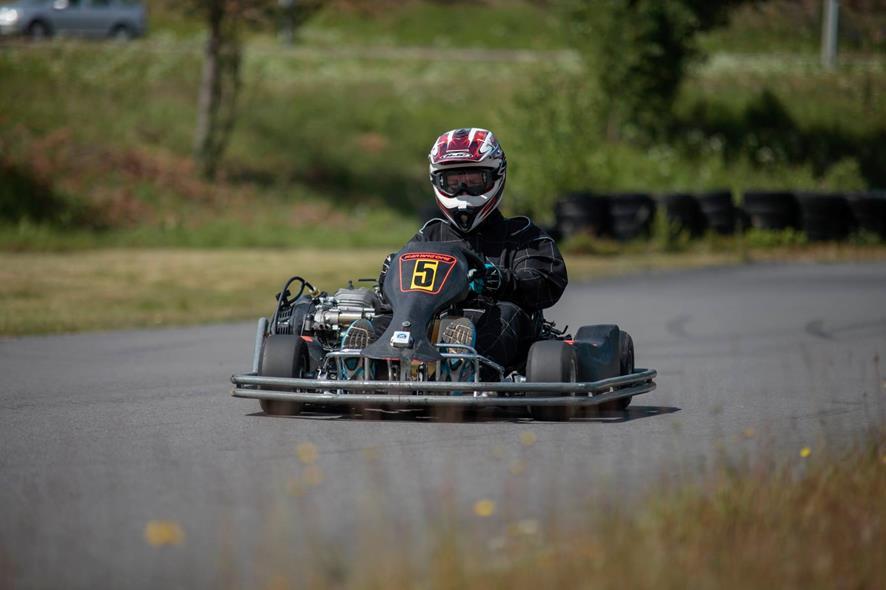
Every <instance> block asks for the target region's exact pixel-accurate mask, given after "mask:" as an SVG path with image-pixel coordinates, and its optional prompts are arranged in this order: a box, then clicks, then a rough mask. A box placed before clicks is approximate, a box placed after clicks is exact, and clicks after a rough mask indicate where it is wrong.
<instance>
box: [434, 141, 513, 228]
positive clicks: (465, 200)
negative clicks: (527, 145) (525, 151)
mask: <svg viewBox="0 0 886 590" xmlns="http://www.w3.org/2000/svg"><path fill="white" fill-rule="evenodd" d="M428 161H429V162H430V178H431V184H432V185H433V187H434V197H435V198H436V200H437V206H438V207H439V208H440V211H442V212H443V215H445V216H446V219H448V220H449V221H450V222H451V223H452V224H454V225H455V227H457V228H458V229H459V230H461V231H462V232H464V233H469V232H471V231H473V230H474V229H476V228H477V226H479V225H480V224H481V223H483V220H485V219H486V218H487V217H489V214H490V213H492V212H493V211H495V210H496V209H497V208H498V205H499V203H501V194H502V192H503V191H504V188H505V176H507V169H508V162H507V159H505V153H504V151H503V150H502V149H501V146H500V145H499V144H498V140H497V139H496V138H495V135H494V134H493V133H492V132H491V131H489V130H488V129H480V128H479V127H471V128H464V129H453V130H452V131H447V132H446V133H444V134H443V135H441V136H440V137H438V138H437V141H435V142H434V145H433V147H431V153H430V154H428Z"/></svg>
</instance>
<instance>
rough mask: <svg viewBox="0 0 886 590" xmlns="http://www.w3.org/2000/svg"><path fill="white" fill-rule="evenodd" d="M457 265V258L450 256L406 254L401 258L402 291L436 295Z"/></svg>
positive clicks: (419, 253)
mask: <svg viewBox="0 0 886 590" xmlns="http://www.w3.org/2000/svg"><path fill="white" fill-rule="evenodd" d="M455 263H456V258H455V257H454V256H449V255H448V254H436V253H434V252H410V253H409V254H404V255H403V256H401V257H400V291H401V292H403V293H408V292H418V293H429V294H431V295H436V294H437V293H439V292H440V289H442V288H443V285H445V284H446V280H447V279H448V278H449V274H450V273H451V272H452V269H453V267H455ZM407 285H408V286H407Z"/></svg>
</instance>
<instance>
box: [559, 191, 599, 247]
mask: <svg viewBox="0 0 886 590" xmlns="http://www.w3.org/2000/svg"><path fill="white" fill-rule="evenodd" d="M554 216H555V218H556V223H557V230H558V233H559V234H560V235H562V236H563V237H569V236H573V235H576V234H578V233H583V232H586V233H590V234H591V235H594V236H597V237H602V236H608V235H611V231H610V221H611V220H610V211H609V199H608V198H606V197H605V196H603V195H598V194H595V193H591V192H577V193H570V194H568V195H566V196H565V197H563V198H562V199H560V200H559V201H557V204H556V205H555V207H554Z"/></svg>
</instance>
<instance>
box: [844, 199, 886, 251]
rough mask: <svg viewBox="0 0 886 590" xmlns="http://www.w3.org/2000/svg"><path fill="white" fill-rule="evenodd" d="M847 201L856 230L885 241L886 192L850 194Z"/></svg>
mask: <svg viewBox="0 0 886 590" xmlns="http://www.w3.org/2000/svg"><path fill="white" fill-rule="evenodd" d="M847 201H848V203H849V209H850V210H851V211H852V221H853V224H854V225H855V227H856V229H858V230H860V231H866V232H870V233H872V234H876V235H877V236H879V237H880V239H883V240H886V191H881V192H873V191H872V192H863V193H850V194H849V195H847Z"/></svg>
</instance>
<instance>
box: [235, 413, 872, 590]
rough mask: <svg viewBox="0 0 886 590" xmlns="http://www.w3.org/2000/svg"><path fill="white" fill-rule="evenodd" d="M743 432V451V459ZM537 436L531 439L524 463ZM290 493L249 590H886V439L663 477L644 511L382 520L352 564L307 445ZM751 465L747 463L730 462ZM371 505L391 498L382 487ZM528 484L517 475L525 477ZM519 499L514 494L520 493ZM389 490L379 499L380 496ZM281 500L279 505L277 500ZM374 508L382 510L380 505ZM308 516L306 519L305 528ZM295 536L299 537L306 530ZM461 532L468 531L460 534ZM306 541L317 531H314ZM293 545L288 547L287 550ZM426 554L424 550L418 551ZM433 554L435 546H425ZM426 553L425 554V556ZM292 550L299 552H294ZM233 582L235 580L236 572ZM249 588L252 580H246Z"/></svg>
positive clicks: (596, 500) (599, 499)
mask: <svg viewBox="0 0 886 590" xmlns="http://www.w3.org/2000/svg"><path fill="white" fill-rule="evenodd" d="M754 436H755V434H754V433H753V431H747V432H746V433H745V434H744V435H743V437H741V438H740V440H738V441H736V446H742V445H747V444H750V443H752V442H756V441H753V440H751V439H753V437H754ZM534 441H535V435H533V434H532V433H530V432H524V433H523V437H521V444H522V445H523V446H524V448H523V449H521V451H523V452H526V451H527V449H526V448H525V447H528V446H531V445H532V444H533V443H534ZM296 454H297V456H298V459H299V463H300V464H299V465H298V466H297V469H296V470H295V474H296V475H293V476H291V478H290V480H289V484H288V493H289V495H290V497H288V498H285V499H284V500H283V502H284V503H285V506H288V507H289V509H288V510H289V511H288V512H285V513H286V514H287V517H286V518H280V519H277V520H275V526H273V527H272V529H271V530H272V532H273V533H274V535H275V538H276V537H279V540H276V541H274V542H273V543H269V546H271V547H273V550H272V551H270V552H269V554H268V555H267V556H266V557H265V559H264V560H262V563H261V566H262V567H261V568H260V572H261V573H260V574H257V575H256V578H257V579H255V580H254V581H253V582H252V584H253V585H257V586H263V587H272V588H280V589H284V588H299V587H311V588H415V587H420V588H433V589H437V588H439V589H447V588H460V589H473V588H512V589H517V590H519V589H524V588H525V589H532V588H549V587H555V588H613V589H615V588H656V589H659V588H664V589H670V588H673V589H683V588H724V589H733V588H734V589H745V588H798V589H799V588H814V589H817V588H822V589H825V588H827V589H829V588H871V589H873V588H882V587H884V585H886V557H884V549H886V496H884V494H883V489H884V487H886V434H884V433H883V431H882V430H881V431H876V430H874V431H873V432H871V433H869V434H868V436H864V435H862V436H860V442H859V443H858V444H857V445H856V446H854V447H849V449H848V450H847V449H846V447H828V446H827V445H825V444H821V445H817V446H811V447H800V448H796V449H795V450H794V452H792V453H791V454H790V455H789V456H784V455H783V454H782V455H778V454H776V453H774V452H773V451H772V450H771V449H770V450H769V451H766V450H763V451H762V452H761V453H760V454H759V455H757V456H755V458H753V459H751V458H747V456H746V457H745V458H744V459H727V458H723V459H721V460H720V461H719V463H718V466H716V467H712V468H711V469H710V470H709V471H708V472H707V475H706V476H703V477H701V478H693V479H692V480H691V481H686V480H685V476H684V477H683V478H681V477H675V476H671V477H663V478H662V479H661V480H660V481H659V482H657V484H656V485H652V486H650V488H649V489H650V492H649V493H648V495H646V496H645V497H643V498H640V499H639V500H628V499H625V498H624V497H623V496H622V495H621V494H619V493H618V491H617V490H610V492H609V493H608V494H607V493H606V492H605V491H603V490H604V489H605V486H603V485H602V484H600V485H598V486H597V487H596V489H594V490H593V491H589V490H588V489H582V490H581V491H576V492H574V493H573V494H571V495H567V496H568V497H571V498H573V499H574V501H572V502H570V503H569V504H568V508H565V507H563V506H558V507H556V508H554V507H553V506H552V507H551V510H550V511H549V512H547V513H544V514H542V515H537V516H535V517H530V516H527V515H526V514H525V513H524V512H523V510H522V509H521V506H520V505H519V504H518V505H509V503H508V502H507V495H508V492H509V493H510V494H514V489H513V487H509V490H507V491H506V492H505V493H504V494H503V497H502V498H501V503H499V502H497V501H496V500H498V499H499V498H496V497H487V498H484V499H480V500H478V501H477V502H476V503H474V504H473V510H472V513H470V514H465V513H464V512H461V511H459V510H457V509H455V508H453V507H452V504H453V503H454V502H453V499H452V498H448V499H445V500H444V501H443V502H441V503H433V502H432V503H429V505H428V510H427V512H428V514H427V515H426V516H427V519H428V521H429V523H430V524H429V526H428V527H423V528H422V529H421V531H420V533H418V535H420V536H418V537H415V535H416V533H412V535H413V537H414V538H413V537H410V533H409V532H408V531H407V530H404V529H402V528H401V527H397V526H387V525H386V523H385V522H384V520H385V516H383V515H376V517H375V518H373V519H371V520H368V521H367V523H369V524H367V525H366V526H376V527H377V529H374V530H369V531H366V530H361V531H359V533H358V534H363V535H366V541H367V542H365V543H363V544H362V545H361V548H360V551H359V554H358V555H357V557H356V558H348V557H346V556H344V555H342V554H341V553H339V552H338V551H337V550H330V548H329V547H328V546H324V545H323V543H322V537H321V536H318V537H311V538H310V541H309V542H308V546H309V547H308V549H307V550H306V551H302V550H299V551H296V550H295V548H294V546H295V545H296V544H297V543H298V541H299V540H302V539H304V537H305V534H306V532H307V533H308V534H310V529H311V527H310V524H311V523H315V522H316V521H315V519H312V518H310V506H312V505H313V502H316V501H317V500H318V499H319V498H322V494H324V486H328V485H329V484H326V483H324V482H323V471H322V468H323V461H322V458H319V457H318V451H317V449H316V448H315V447H314V446H313V445H311V444H309V443H302V444H300V445H299V446H298V448H297V450H296ZM734 454H735V455H741V453H734ZM366 458H367V463H368V465H369V467H368V468H369V470H370V472H371V473H372V474H373V475H374V476H375V477H373V479H372V480H371V485H370V486H368V489H366V490H365V491H364V493H365V494H366V496H367V497H372V496H373V494H380V495H381V496H382V497H384V486H385V483H384V482H385V479H384V476H383V473H377V472H378V471H381V470H380V469H377V468H373V457H372V454H371V453H367V454H366ZM517 475H519V474H517ZM514 485H518V484H516V483H515V484H514ZM376 486H377V487H378V488H379V489H375V487H376ZM281 495H282V494H281ZM369 504H370V505H371V504H372V502H371V501H370V502H369ZM301 512H305V514H304V515H303V516H302V518H299V517H298V515H299V514H300V513H301ZM296 523H298V524H296ZM455 523H458V525H457V526H456V525H455ZM306 527H307V528H306ZM287 535H289V536H287ZM419 540H421V542H419ZM428 540H429V542H428ZM428 544H429V545H430V548H429V549H427V550H425V549H422V547H425V546H426V545H428ZM290 546H292V547H290ZM226 575H228V576H230V577H231V578H232V579H238V576H237V572H235V571H226ZM241 582H242V580H241Z"/></svg>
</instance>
